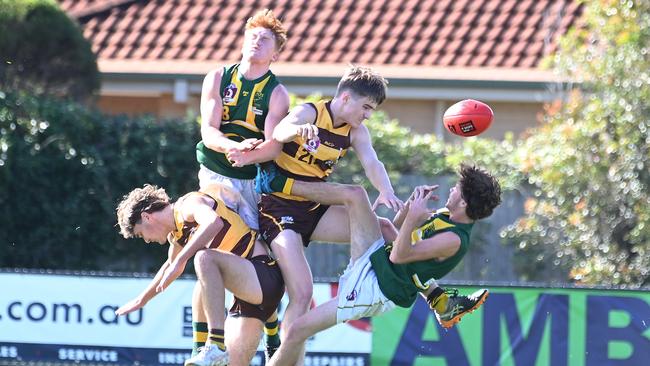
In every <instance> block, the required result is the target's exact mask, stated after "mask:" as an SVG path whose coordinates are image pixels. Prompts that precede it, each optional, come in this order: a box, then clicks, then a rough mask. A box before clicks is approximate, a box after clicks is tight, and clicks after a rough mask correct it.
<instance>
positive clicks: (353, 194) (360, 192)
mask: <svg viewBox="0 0 650 366" xmlns="http://www.w3.org/2000/svg"><path fill="white" fill-rule="evenodd" d="M343 187H344V188H343V190H342V195H343V197H344V199H345V201H346V203H348V204H352V203H355V202H359V201H368V193H367V192H366V190H365V189H364V188H363V187H361V186H358V185H345V186H343Z"/></svg>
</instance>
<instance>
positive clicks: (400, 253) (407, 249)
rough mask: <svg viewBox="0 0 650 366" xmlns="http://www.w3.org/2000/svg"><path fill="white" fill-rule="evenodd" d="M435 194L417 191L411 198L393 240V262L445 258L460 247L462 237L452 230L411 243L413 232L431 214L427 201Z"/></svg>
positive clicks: (391, 253)
mask: <svg viewBox="0 0 650 366" xmlns="http://www.w3.org/2000/svg"><path fill="white" fill-rule="evenodd" d="M432 196H433V191H428V192H425V191H424V190H420V191H417V190H416V191H415V192H414V195H413V199H412V200H409V202H408V203H407V205H406V208H405V209H404V210H405V211H406V213H405V215H406V217H405V219H404V223H403V224H402V227H401V228H400V230H399V234H397V239H396V240H395V241H394V242H393V249H392V251H391V252H390V260H391V262H393V263H398V264H399V263H411V262H417V261H422V260H427V259H432V258H438V259H441V260H442V259H445V258H447V257H450V256H452V255H454V254H455V253H456V252H457V251H458V249H459V248H460V238H459V237H458V235H456V234H455V233H453V232H451V231H447V232H442V233H440V234H436V235H434V236H432V237H430V238H427V239H424V240H419V241H417V242H416V243H414V245H412V244H411V240H412V239H411V233H413V230H415V229H416V228H418V227H419V226H420V225H422V224H423V223H424V221H425V220H426V219H427V218H429V217H430V216H431V213H432V212H431V210H429V209H428V208H427V202H428V201H429V200H430V199H431V197H432Z"/></svg>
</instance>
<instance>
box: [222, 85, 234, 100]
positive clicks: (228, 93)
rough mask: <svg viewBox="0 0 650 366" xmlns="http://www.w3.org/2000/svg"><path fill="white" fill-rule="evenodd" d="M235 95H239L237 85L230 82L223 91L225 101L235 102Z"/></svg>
mask: <svg viewBox="0 0 650 366" xmlns="http://www.w3.org/2000/svg"><path fill="white" fill-rule="evenodd" d="M235 95H237V85H235V84H234V83H230V85H228V86H227V87H226V90H224V92H223V102H224V103H225V104H232V103H234V102H235Z"/></svg>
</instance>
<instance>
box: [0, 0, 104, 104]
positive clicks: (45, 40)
mask: <svg viewBox="0 0 650 366" xmlns="http://www.w3.org/2000/svg"><path fill="white" fill-rule="evenodd" d="M98 88H99V71H98V69H97V61H96V58H95V55H94V53H93V52H92V50H91V46H90V43H89V42H88V41H87V40H86V39H85V38H84V37H83V34H82V31H81V29H80V28H79V26H78V25H77V24H75V23H74V22H73V21H72V20H71V19H70V18H68V16H67V15H66V14H65V12H63V11H62V10H61V9H60V8H59V6H58V5H57V4H56V2H55V1H53V0H0V89H4V90H19V89H22V90H30V91H31V92H32V93H36V94H41V93H47V94H57V95H65V96H67V97H72V98H76V99H82V98H86V97H88V96H90V95H92V94H93V92H94V91H96V90H97V89H98Z"/></svg>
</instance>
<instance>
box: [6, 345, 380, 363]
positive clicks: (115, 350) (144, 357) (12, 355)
mask: <svg viewBox="0 0 650 366" xmlns="http://www.w3.org/2000/svg"><path fill="white" fill-rule="evenodd" d="M189 357H190V351H189V350H185V349H157V348H128V347H96V346H79V345H61V344H31V343H7V342H3V343H0V365H2V364H5V363H12V364H14V363H24V364H29V363H31V362H41V363H42V362H49V363H53V364H57V363H67V364H69V363H76V364H80V365H83V364H93V365H112V366H134V365H138V366H158V365H183V363H184V362H185V360H186V359H188V358H189ZM264 364H265V362H264V353H263V352H257V354H256V355H255V357H254V358H253V360H252V361H251V366H264ZM368 365H370V355H369V354H364V353H331V352H310V353H308V354H307V357H306V358H305V366H368Z"/></svg>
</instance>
